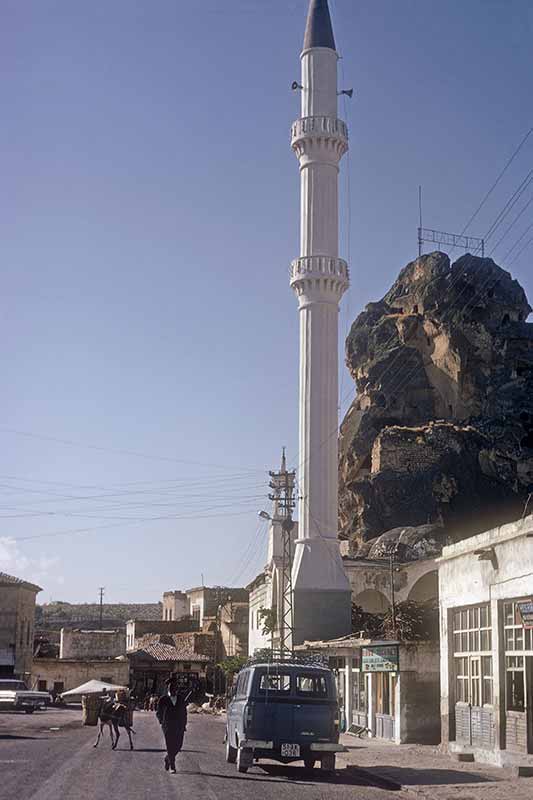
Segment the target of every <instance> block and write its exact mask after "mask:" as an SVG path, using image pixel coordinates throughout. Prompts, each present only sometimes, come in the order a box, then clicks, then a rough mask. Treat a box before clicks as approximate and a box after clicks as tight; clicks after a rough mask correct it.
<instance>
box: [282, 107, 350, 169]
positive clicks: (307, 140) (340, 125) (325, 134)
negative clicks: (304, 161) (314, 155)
mask: <svg viewBox="0 0 533 800" xmlns="http://www.w3.org/2000/svg"><path fill="white" fill-rule="evenodd" d="M317 146H318V147H320V148H322V149H323V150H326V151H327V150H330V151H332V152H333V153H334V154H335V155H336V156H337V159H338V160H339V159H341V158H342V156H343V155H344V153H345V152H346V151H347V150H348V127H347V125H346V123H345V122H343V121H342V119H337V118H336V117H302V118H301V119H297V120H296V122H294V123H293V125H292V128H291V147H292V149H293V150H294V152H295V153H296V155H297V157H298V158H300V157H301V156H304V155H309V154H310V152H311V151H312V150H315V149H316V148H317Z"/></svg>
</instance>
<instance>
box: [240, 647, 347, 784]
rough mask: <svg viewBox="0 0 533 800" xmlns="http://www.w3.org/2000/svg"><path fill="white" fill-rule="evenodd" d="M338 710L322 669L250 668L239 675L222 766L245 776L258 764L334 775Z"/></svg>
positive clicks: (294, 666)
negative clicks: (274, 763)
mask: <svg viewBox="0 0 533 800" xmlns="http://www.w3.org/2000/svg"><path fill="white" fill-rule="evenodd" d="M345 750H346V748H345V747H343V746H342V745H340V744H339V706H338V702H337V692H336V687H335V679H334V677H333V673H332V672H331V670H329V669H327V668H325V667H316V666H307V665H305V664H294V663H290V662H277V663H272V664H253V665H252V666H249V667H245V668H244V669H242V670H241V671H240V672H239V675H238V678H237V683H236V685H235V688H234V692H233V696H232V699H231V701H230V703H229V705H228V711H227V723H226V761H228V762H229V763H232V764H234V763H237V769H238V770H239V772H246V771H247V770H248V768H249V767H251V766H252V764H253V762H254V761H257V760H259V759H260V758H268V759H274V760H275V761H281V763H282V764H289V763H291V762H293V761H303V762H304V764H305V766H306V767H307V768H309V769H311V768H312V767H314V766H315V764H316V762H317V761H320V766H321V769H322V770H323V771H325V772H328V773H331V772H333V771H334V770H335V754H336V753H339V752H345Z"/></svg>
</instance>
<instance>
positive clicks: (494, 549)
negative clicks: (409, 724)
mask: <svg viewBox="0 0 533 800" xmlns="http://www.w3.org/2000/svg"><path fill="white" fill-rule="evenodd" d="M438 565H439V588H440V608H441V612H440V613H441V621H440V624H441V718H442V742H443V743H444V744H448V745H449V748H450V749H451V750H452V751H456V752H467V753H472V754H473V755H474V756H475V758H476V760H477V759H479V760H485V761H492V762H495V763H498V764H502V765H503V764H506V763H513V762H514V763H516V762H517V761H518V763H519V764H520V765H529V766H531V767H533V515H531V516H528V517H526V518H525V519H522V520H519V521H517V522H512V523H509V524H508V525H503V526H501V527H500V528H494V529H493V530H489V531H486V532H485V533H481V534H479V535H478V536H473V537H471V538H469V539H465V540H463V541H461V542H459V543H458V544H454V545H452V546H450V547H445V548H444V550H443V554H442V557H441V558H440V559H438Z"/></svg>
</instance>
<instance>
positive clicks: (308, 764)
mask: <svg viewBox="0 0 533 800" xmlns="http://www.w3.org/2000/svg"><path fill="white" fill-rule="evenodd" d="M315 764H316V758H304V767H305V768H306V769H313V768H314V766H315Z"/></svg>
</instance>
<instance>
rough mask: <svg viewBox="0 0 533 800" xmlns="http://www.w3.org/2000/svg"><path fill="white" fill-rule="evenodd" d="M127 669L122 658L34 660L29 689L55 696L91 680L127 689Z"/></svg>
mask: <svg viewBox="0 0 533 800" xmlns="http://www.w3.org/2000/svg"><path fill="white" fill-rule="evenodd" d="M129 677H130V668H129V664H128V659H127V658H126V657H125V656H119V657H118V658H85V659H80V658H36V659H35V660H34V662H33V667H32V673H31V685H32V688H34V689H37V690H39V691H43V692H45V691H49V692H54V693H55V694H61V692H68V691H69V689H75V688H76V687H77V686H81V684H82V683H85V682H86V681H90V680H93V679H94V680H98V681H103V682H104V683H109V684H114V685H117V686H127V685H128V683H129Z"/></svg>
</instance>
